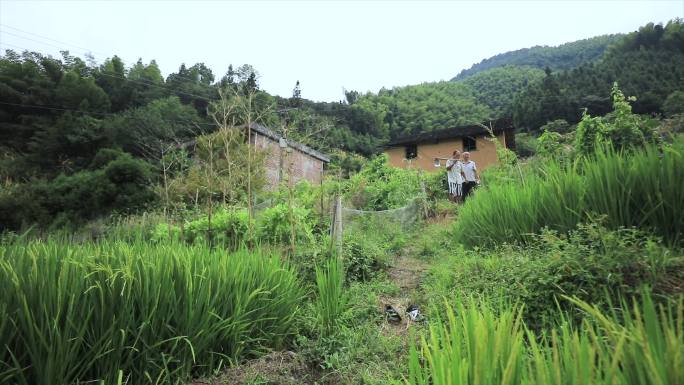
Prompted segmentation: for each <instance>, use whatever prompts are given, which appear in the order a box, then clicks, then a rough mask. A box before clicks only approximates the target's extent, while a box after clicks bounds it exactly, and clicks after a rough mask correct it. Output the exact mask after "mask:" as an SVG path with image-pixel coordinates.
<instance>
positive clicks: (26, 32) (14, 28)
mask: <svg viewBox="0 0 684 385" xmlns="http://www.w3.org/2000/svg"><path fill="white" fill-rule="evenodd" d="M3 27H4V28H10V29H12V30H15V31H17V32H21V33H25V34H28V35H32V36H35V37H38V38H41V39H45V40H50V41H53V42H55V43H59V44H62V45H67V46H71V47H74V48H78V49H79V50H81V51H82V52H83V53H85V54H89V55H91V56H92V57H93V58H95V56H94V55H93V53H96V54H98V55H101V57H100V60H102V56H103V57H105V58H110V57H114V56H116V57H117V58H119V60H121V62H122V63H124V64H126V65H128V66H129V67H131V66H132V65H133V64H132V63H133V62H132V61H127V60H124V59H122V58H121V57H119V56H118V55H109V54H107V53H104V52H98V51H95V50H92V49H90V48H86V47H82V46H79V45H75V44H71V43H68V42H65V41H61V40H56V39H53V38H50V37H47V36H44V35H39V34H37V33H34V32H28V31H25V30H23V29H19V28H16V27H12V26H10V25H7V24H5V23H0V33H9V34H11V35H13V36H16V37H19V38H23V39H27V40H31V41H35V42H37V43H41V44H46V45H50V46H52V47H55V48H58V49H62V50H63V49H64V48H63V47H59V46H56V45H52V44H49V43H45V42H41V41H38V40H34V39H30V38H27V37H23V36H20V35H16V34H13V33H10V32H7V31H4V32H3V31H2V28H3ZM102 61H104V60H102ZM136 63H137V62H136ZM174 75H175V76H177V77H180V78H182V79H186V80H190V81H197V79H195V78H191V77H188V76H183V75H181V74H174Z"/></svg>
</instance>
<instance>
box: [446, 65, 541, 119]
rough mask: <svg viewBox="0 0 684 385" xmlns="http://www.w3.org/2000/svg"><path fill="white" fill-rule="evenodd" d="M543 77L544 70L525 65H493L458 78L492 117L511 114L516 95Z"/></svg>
mask: <svg viewBox="0 0 684 385" xmlns="http://www.w3.org/2000/svg"><path fill="white" fill-rule="evenodd" d="M543 77H544V71H542V70H541V69H539V68H533V67H527V66H503V67H495V68H491V69H488V70H484V71H482V72H478V73H476V74H474V75H470V76H468V77H465V78H464V79H463V80H460V81H459V82H460V83H463V84H465V85H467V86H468V87H470V88H471V89H472V92H473V95H475V97H476V98H477V100H478V102H479V103H480V104H482V105H485V106H488V107H489V108H490V109H491V111H492V114H491V115H492V116H491V117H492V118H499V117H504V116H511V108H512V106H513V100H514V99H515V97H516V95H517V94H518V93H520V92H522V91H523V90H525V88H526V87H527V86H528V85H529V84H531V83H534V82H537V81H539V80H540V79H541V78H543Z"/></svg>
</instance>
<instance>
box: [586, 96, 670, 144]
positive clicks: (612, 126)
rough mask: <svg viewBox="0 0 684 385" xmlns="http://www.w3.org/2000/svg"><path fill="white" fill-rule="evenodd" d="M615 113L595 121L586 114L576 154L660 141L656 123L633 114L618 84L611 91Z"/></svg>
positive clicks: (627, 99)
mask: <svg viewBox="0 0 684 385" xmlns="http://www.w3.org/2000/svg"><path fill="white" fill-rule="evenodd" d="M611 93H612V98H613V112H611V113H610V114H608V115H606V116H605V117H594V118H592V117H591V116H590V115H589V114H588V113H587V112H586V111H584V112H583V114H582V120H581V121H580V122H579V124H578V125H577V134H576V136H575V151H576V152H577V153H578V154H591V153H593V152H594V150H595V149H596V147H597V146H599V145H609V146H614V147H615V148H617V149H627V148H635V147H641V146H643V145H645V144H647V143H653V142H655V141H656V140H657V133H656V127H657V122H656V121H655V120H653V119H650V118H644V117H642V116H639V115H636V114H633V113H632V106H630V104H629V101H634V100H636V99H635V98H625V95H624V94H623V93H622V91H620V89H619V88H618V86H617V83H615V84H613V90H612V92H611Z"/></svg>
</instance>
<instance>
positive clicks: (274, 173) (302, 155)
mask: <svg viewBox="0 0 684 385" xmlns="http://www.w3.org/2000/svg"><path fill="white" fill-rule="evenodd" d="M250 128H251V130H250V134H251V135H250V138H249V141H250V143H251V144H253V145H254V148H256V149H259V150H262V151H265V152H266V160H265V162H264V168H265V169H266V188H267V189H270V190H274V189H277V188H278V185H279V184H280V182H281V181H283V180H285V178H288V179H287V180H288V183H290V184H296V183H297V182H299V181H300V180H308V181H309V183H311V184H315V185H316V184H321V182H322V181H323V169H324V166H325V164H326V163H329V162H330V158H329V157H328V156H326V155H325V154H323V153H320V152H318V151H316V150H314V149H312V148H310V147H307V146H305V145H303V144H301V143H297V142H295V141H292V140H290V139H286V138H283V137H282V136H281V135H279V134H277V133H276V132H274V131H272V130H270V129H268V128H266V127H264V126H262V125H260V124H252V125H251V127H250Z"/></svg>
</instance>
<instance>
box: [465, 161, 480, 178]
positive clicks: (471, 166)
mask: <svg viewBox="0 0 684 385" xmlns="http://www.w3.org/2000/svg"><path fill="white" fill-rule="evenodd" d="M475 170H477V166H475V162H473V161H472V160H469V161H468V162H466V163H463V173H464V174H465V180H466V182H475Z"/></svg>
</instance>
